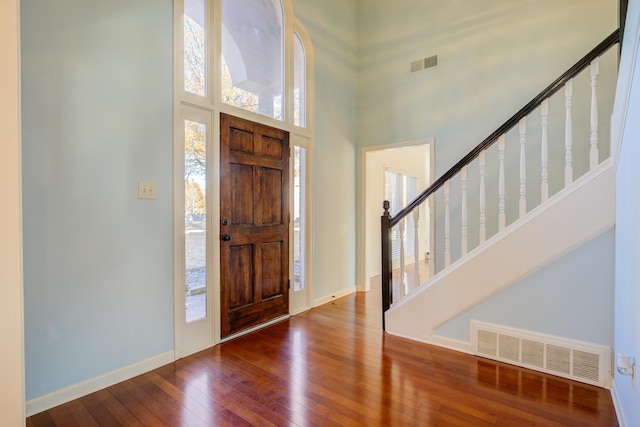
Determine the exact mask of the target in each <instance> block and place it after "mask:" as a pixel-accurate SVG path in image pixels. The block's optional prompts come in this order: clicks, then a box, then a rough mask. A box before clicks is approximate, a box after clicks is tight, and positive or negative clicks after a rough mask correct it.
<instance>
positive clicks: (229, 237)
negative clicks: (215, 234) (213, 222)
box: [222, 234, 231, 242]
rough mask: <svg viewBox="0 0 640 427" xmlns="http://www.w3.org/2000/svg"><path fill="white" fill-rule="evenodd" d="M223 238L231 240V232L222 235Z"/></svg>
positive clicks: (226, 240)
mask: <svg viewBox="0 0 640 427" xmlns="http://www.w3.org/2000/svg"><path fill="white" fill-rule="evenodd" d="M222 240H223V241H225V242H228V241H229V240H231V235H230V234H223V235H222Z"/></svg>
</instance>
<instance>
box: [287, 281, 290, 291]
mask: <svg viewBox="0 0 640 427" xmlns="http://www.w3.org/2000/svg"><path fill="white" fill-rule="evenodd" d="M287 289H289V290H290V289H291V279H287Z"/></svg>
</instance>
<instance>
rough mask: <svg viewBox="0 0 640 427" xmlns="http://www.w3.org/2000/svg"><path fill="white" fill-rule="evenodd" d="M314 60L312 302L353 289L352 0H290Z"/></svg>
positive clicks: (354, 41) (354, 40) (354, 22)
mask: <svg viewBox="0 0 640 427" xmlns="http://www.w3.org/2000/svg"><path fill="white" fill-rule="evenodd" d="M293 6H294V14H295V16H296V18H298V19H299V20H300V22H301V23H302V24H303V25H304V27H305V29H306V30H307V33H308V35H309V38H310V39H311V43H312V44H313V49H314V57H315V94H316V95H315V100H316V102H315V129H316V131H315V139H314V156H315V158H314V159H315V163H314V175H313V185H314V202H313V203H314V210H313V221H314V241H313V250H314V254H313V263H314V278H313V281H314V298H315V299H319V298H324V297H327V296H331V295H332V294H334V293H336V292H339V291H343V290H345V289H352V288H354V287H355V274H356V273H355V266H356V260H355V236H356V234H355V229H356V217H355V206H356V193H355V175H354V165H355V162H356V159H355V157H356V154H355V153H356V144H357V142H356V120H357V117H356V88H357V85H356V51H357V46H356V44H357V33H356V28H357V15H356V2H355V1H341V0H327V1H317V0H294V1H293Z"/></svg>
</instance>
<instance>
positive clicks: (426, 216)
mask: <svg viewBox="0 0 640 427" xmlns="http://www.w3.org/2000/svg"><path fill="white" fill-rule="evenodd" d="M362 158H363V168H362V171H363V180H362V182H363V210H362V212H363V213H362V214H363V221H362V224H363V233H362V236H363V242H362V247H363V257H362V258H363V262H362V284H361V289H359V290H360V291H369V290H370V289H371V283H372V281H375V280H378V281H379V276H380V274H381V267H380V266H381V253H380V216H381V215H382V212H383V211H382V202H383V201H384V200H386V199H387V198H388V197H389V196H390V195H391V194H393V192H395V194H396V196H397V199H396V202H397V203H396V208H395V209H401V208H402V207H404V205H405V204H406V201H407V200H405V199H408V200H410V199H412V198H413V195H415V194H418V193H420V192H421V191H422V190H424V189H425V188H427V186H428V185H429V184H431V182H433V180H434V178H435V166H434V161H435V141H434V139H433V138H429V139H424V140H419V141H412V142H404V143H397V144H390V145H384V146H376V147H367V148H365V149H364V150H363V156H362ZM412 192H414V193H415V194H413V195H412V194H411V193H412ZM433 209H434V208H433V207H432V209H431V210H430V212H424V213H423V214H422V215H421V216H420V218H419V219H418V222H416V224H415V225H417V226H418V227H417V228H415V227H414V226H415V225H414V224H413V223H412V224H411V227H414V228H413V229H412V230H409V231H406V233H407V234H405V235H404V237H409V238H408V239H407V238H406V239H405V241H407V242H408V241H411V243H407V247H406V248H403V249H404V250H405V251H406V252H408V251H409V250H410V251H411V254H409V257H410V258H408V260H409V261H412V263H413V264H414V265H419V268H420V269H424V268H425V266H427V267H426V268H427V270H428V271H427V272H426V274H421V277H423V278H427V277H428V276H429V271H430V270H431V267H430V266H429V253H432V252H433V250H434V242H433V239H432V236H433V235H434V233H433V225H434V221H433ZM393 213H394V212H393V209H392V215H393ZM416 230H417V231H416ZM415 233H417V234H415ZM416 245H417V247H416ZM409 246H410V247H409ZM416 249H417V250H416ZM396 252H399V249H398V250H397V251H396ZM414 253H418V254H419V259H415V256H414ZM416 261H417V262H416ZM398 263H399V260H398V259H396V260H395V261H394V266H395V265H397V264H398Z"/></svg>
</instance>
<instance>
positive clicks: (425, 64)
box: [411, 55, 438, 73]
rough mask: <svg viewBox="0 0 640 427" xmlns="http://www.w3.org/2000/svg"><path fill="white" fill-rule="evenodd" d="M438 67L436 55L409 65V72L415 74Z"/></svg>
mask: <svg viewBox="0 0 640 427" xmlns="http://www.w3.org/2000/svg"><path fill="white" fill-rule="evenodd" d="M437 66H438V55H433V56H429V57H427V58H422V59H418V60H417V61H413V62H412V63H411V72H412V73H417V72H418V71H423V70H427V69H429V68H433V67H437Z"/></svg>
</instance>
